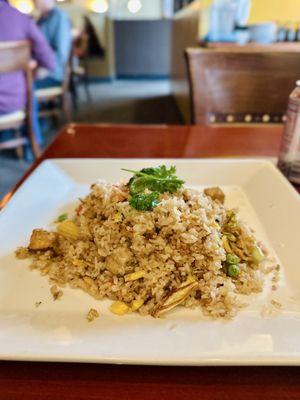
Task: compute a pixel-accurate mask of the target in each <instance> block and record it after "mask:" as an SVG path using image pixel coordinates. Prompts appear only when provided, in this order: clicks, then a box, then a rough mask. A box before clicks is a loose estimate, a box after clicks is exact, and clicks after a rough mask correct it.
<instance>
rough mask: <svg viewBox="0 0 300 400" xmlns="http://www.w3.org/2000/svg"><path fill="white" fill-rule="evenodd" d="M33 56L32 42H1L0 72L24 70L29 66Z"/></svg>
mask: <svg viewBox="0 0 300 400" xmlns="http://www.w3.org/2000/svg"><path fill="white" fill-rule="evenodd" d="M30 56H31V48H30V43H29V42H27V41H20V42H0V74H3V73H7V72H14V71H19V70H23V71H24V72H26V71H27V69H28V68H29V62H30Z"/></svg>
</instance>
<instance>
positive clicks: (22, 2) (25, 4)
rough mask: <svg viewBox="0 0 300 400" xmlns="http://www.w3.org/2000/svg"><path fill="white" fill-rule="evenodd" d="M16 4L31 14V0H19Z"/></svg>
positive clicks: (25, 12) (22, 10) (21, 9)
mask: <svg viewBox="0 0 300 400" xmlns="http://www.w3.org/2000/svg"><path fill="white" fill-rule="evenodd" d="M15 5H16V8H17V9H18V10H19V11H21V12H22V13H23V14H30V13H32V11H33V4H32V2H31V1H30V0H18V1H17V2H16V4H15Z"/></svg>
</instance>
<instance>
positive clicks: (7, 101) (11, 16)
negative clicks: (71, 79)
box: [0, 0, 55, 114]
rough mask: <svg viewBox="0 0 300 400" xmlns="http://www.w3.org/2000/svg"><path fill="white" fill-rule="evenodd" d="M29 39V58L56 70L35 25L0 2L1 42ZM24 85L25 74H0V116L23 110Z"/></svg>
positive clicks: (47, 47) (48, 50)
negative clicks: (30, 49) (30, 47)
mask: <svg viewBox="0 0 300 400" xmlns="http://www.w3.org/2000/svg"><path fill="white" fill-rule="evenodd" d="M19 40H29V41H30V42H31V45H32V58H33V59H34V60H36V61H37V63H38V65H39V66H42V67H44V68H46V69H48V70H54V69H55V56H54V53H53V51H52V49H51V48H50V46H49V45H48V43H47V41H46V39H45V38H44V36H43V34H42V33H41V32H40V30H39V29H38V27H37V26H36V24H35V23H34V22H33V21H32V20H31V19H30V18H29V17H28V16H27V15H25V14H22V13H20V12H19V11H18V10H17V9H15V8H13V7H11V6H10V5H9V4H8V3H7V2H6V1H5V0H0V42H4V41H19ZM25 104H26V82H25V77H24V74H23V73H22V72H21V71H20V72H13V73H7V74H1V75H0V114H6V113H10V112H13V111H17V110H20V109H24V107H25Z"/></svg>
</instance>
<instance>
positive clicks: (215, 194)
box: [204, 187, 225, 204]
mask: <svg viewBox="0 0 300 400" xmlns="http://www.w3.org/2000/svg"><path fill="white" fill-rule="evenodd" d="M204 193H205V194H206V196H209V197H210V198H211V199H212V200H215V201H216V200H217V201H219V202H220V203H221V204H224V202H225V194H224V192H223V190H222V189H220V188H219V187H212V188H208V189H205V190H204Z"/></svg>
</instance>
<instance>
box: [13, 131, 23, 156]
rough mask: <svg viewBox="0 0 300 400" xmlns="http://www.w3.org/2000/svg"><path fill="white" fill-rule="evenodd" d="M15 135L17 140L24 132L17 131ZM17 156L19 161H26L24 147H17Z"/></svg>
mask: <svg viewBox="0 0 300 400" xmlns="http://www.w3.org/2000/svg"><path fill="white" fill-rule="evenodd" d="M15 135H16V137H17V138H20V137H21V136H22V132H21V131H20V129H16V131H15ZM16 154H17V157H18V159H19V160H24V148H23V146H22V145H20V146H18V147H16Z"/></svg>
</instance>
